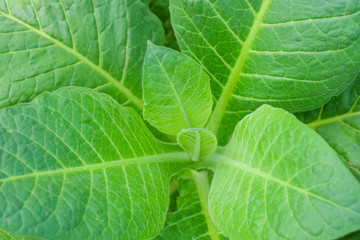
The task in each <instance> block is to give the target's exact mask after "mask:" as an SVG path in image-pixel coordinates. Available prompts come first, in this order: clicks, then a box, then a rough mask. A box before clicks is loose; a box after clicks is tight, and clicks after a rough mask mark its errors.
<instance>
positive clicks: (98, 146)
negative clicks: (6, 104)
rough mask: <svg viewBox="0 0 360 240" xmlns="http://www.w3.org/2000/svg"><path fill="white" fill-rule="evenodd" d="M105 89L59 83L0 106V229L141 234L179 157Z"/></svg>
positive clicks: (55, 235) (62, 235) (159, 218)
mask: <svg viewBox="0 0 360 240" xmlns="http://www.w3.org/2000/svg"><path fill="white" fill-rule="evenodd" d="M188 162H192V161H191V160H190V159H189V157H188V156H187V154H186V153H183V152H181V149H180V148H179V147H178V146H176V145H170V144H165V143H162V142H160V141H158V140H156V139H155V138H154V137H153V136H152V135H151V133H150V132H149V131H148V130H147V128H146V127H145V125H144V123H143V122H142V120H141V118H140V117H139V116H138V115H137V114H136V113H135V111H134V110H132V109H130V108H123V107H121V106H120V105H119V104H118V103H117V102H115V100H113V99H112V98H110V97H109V96H106V95H104V94H99V93H96V92H94V91H91V90H88V89H83V88H74V87H69V88H62V89H60V90H57V91H55V92H54V93H52V94H48V93H46V94H43V95H41V96H39V97H38V98H36V99H35V100H34V101H32V102H31V103H30V104H19V105H17V106H14V107H10V108H4V109H2V110H0V229H4V230H5V231H6V232H9V233H10V234H14V235H15V236H22V235H24V236H34V237H40V238H45V239H148V238H151V237H154V236H155V235H156V234H158V232H159V231H160V229H161V228H162V226H163V224H164V221H165V216H166V212H167V208H168V204H169V200H168V185H169V180H170V177H171V175H173V174H174V173H175V172H176V171H178V170H179V168H180V167H181V166H182V165H184V164H185V163H188Z"/></svg>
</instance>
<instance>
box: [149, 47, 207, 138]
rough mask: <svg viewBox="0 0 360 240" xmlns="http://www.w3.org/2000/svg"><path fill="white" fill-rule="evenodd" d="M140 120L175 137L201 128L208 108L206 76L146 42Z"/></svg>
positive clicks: (188, 62) (195, 66)
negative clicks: (188, 130)
mask: <svg viewBox="0 0 360 240" xmlns="http://www.w3.org/2000/svg"><path fill="white" fill-rule="evenodd" d="M143 92H144V94H143V96H144V102H145V104H144V114H143V115H144V118H145V119H146V120H147V121H149V123H150V124H151V125H153V126H154V127H156V128H158V129H159V130H160V131H162V132H164V133H167V134H171V135H176V134H177V133H178V132H180V131H181V130H182V129H187V128H201V127H203V126H204V125H205V124H206V122H207V120H208V118H209V116H210V114H211V108H212V96H211V90H210V83H209V77H208V76H207V75H206V73H205V72H204V71H203V70H202V67H201V66H200V65H199V64H198V63H196V62H195V61H194V60H192V59H191V58H190V57H188V56H186V55H184V54H181V53H179V52H176V51H174V50H172V49H169V48H165V47H158V46H155V45H153V44H152V43H150V42H149V44H148V51H147V53H146V56H145V62H144V76H143Z"/></svg>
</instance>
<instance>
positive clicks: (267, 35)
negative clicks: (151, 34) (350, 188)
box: [170, 0, 360, 144]
mask: <svg viewBox="0 0 360 240" xmlns="http://www.w3.org/2000/svg"><path fill="white" fill-rule="evenodd" d="M170 11H171V17H172V23H173V26H174V30H175V34H176V36H177V39H178V42H179V45H180V48H181V50H182V51H183V52H184V53H186V54H188V55H190V56H192V57H193V58H194V59H196V60H197V61H198V62H199V63H201V64H202V66H203V67H204V68H205V69H206V71H207V73H208V74H209V76H210V77H211V83H212V92H213V94H214V97H215V99H216V102H217V104H216V107H215V110H214V112H213V115H212V117H211V120H210V122H209V125H208V127H209V129H210V130H212V131H213V132H215V133H218V140H219V141H220V142H221V144H225V143H226V142H227V139H228V137H229V136H230V134H231V133H232V131H233V129H234V127H235V124H236V123H237V122H238V121H239V120H240V119H241V118H242V117H243V116H245V115H246V114H248V113H250V112H252V111H253V110H255V109H256V108H257V107H259V106H260V105H262V104H264V103H267V104H271V105H273V106H277V107H282V108H284V109H286V110H289V111H304V110H310V109H313V108H316V107H319V106H321V105H322V104H324V103H325V102H326V101H328V100H329V99H330V98H331V97H332V96H334V95H337V94H339V93H341V92H342V91H344V90H345V87H346V86H347V85H348V84H349V83H350V82H351V81H352V80H354V79H355V77H356V74H357V72H358V71H359V66H360V54H358V52H359V51H360V27H359V24H360V2H359V1H353V0H343V1H339V0H317V1H313V0H294V1H285V0H262V1H260V0H256V1H249V0H226V1H217V0H201V1H193V0H171V1H170Z"/></svg>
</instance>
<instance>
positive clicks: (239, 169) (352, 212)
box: [204, 105, 360, 240]
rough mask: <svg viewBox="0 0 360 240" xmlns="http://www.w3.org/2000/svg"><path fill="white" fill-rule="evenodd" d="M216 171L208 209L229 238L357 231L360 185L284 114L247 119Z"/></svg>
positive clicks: (269, 112)
mask: <svg viewBox="0 0 360 240" xmlns="http://www.w3.org/2000/svg"><path fill="white" fill-rule="evenodd" d="M204 161H205V163H206V162H207V163H208V165H210V166H211V165H212V167H213V169H214V171H215V176H214V179H213V181H212V185H211V189H210V195H209V208H210V213H211V216H212V219H213V220H214V222H215V224H216V225H217V226H218V228H219V229H220V231H222V232H223V233H224V235H226V236H229V237H230V238H231V239H301V240H304V239H334V238H337V237H340V236H344V235H346V234H347V233H350V232H353V231H356V230H358V229H360V184H359V182H358V181H357V180H356V179H355V178H354V176H353V175H352V174H351V173H350V171H349V170H348V169H347V168H346V167H345V166H344V164H343V163H342V162H341V160H340V159H339V157H338V156H337V154H336V153H335V152H334V151H333V150H332V149H331V147H330V146H329V145H328V144H327V143H326V142H325V141H324V140H323V139H322V138H321V137H320V136H319V135H317V133H315V132H314V131H312V130H311V129H309V128H308V127H307V126H305V125H304V124H302V123H301V122H299V121H298V120H297V119H296V118H295V117H294V116H292V115H291V114H289V113H287V112H285V111H284V110H281V109H274V108H272V107H270V106H267V105H265V106H263V107H261V108H259V109H258V110H257V111H255V112H254V113H252V114H250V115H248V116H247V117H245V118H244V119H243V120H242V121H241V122H240V123H239V124H238V125H237V127H236V129H235V132H234V135H233V137H232V139H231V141H230V142H229V144H228V145H226V146H225V147H223V148H220V149H219V150H218V152H217V153H215V154H213V155H212V156H209V157H205V158H204Z"/></svg>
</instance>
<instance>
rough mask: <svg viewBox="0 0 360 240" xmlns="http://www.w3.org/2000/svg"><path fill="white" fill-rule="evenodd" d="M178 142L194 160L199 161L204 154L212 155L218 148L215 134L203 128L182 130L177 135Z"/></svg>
mask: <svg viewBox="0 0 360 240" xmlns="http://www.w3.org/2000/svg"><path fill="white" fill-rule="evenodd" d="M177 142H178V143H179V145H180V147H182V148H183V149H184V150H185V152H187V153H188V154H189V155H190V157H191V159H192V160H194V161H198V160H199V159H200V158H201V157H203V156H207V155H210V154H211V153H213V152H215V150H216V148H217V140H216V137H215V135H214V134H213V133H212V132H210V131H209V130H206V129H203V128H189V129H184V130H181V132H179V133H178V135H177Z"/></svg>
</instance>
